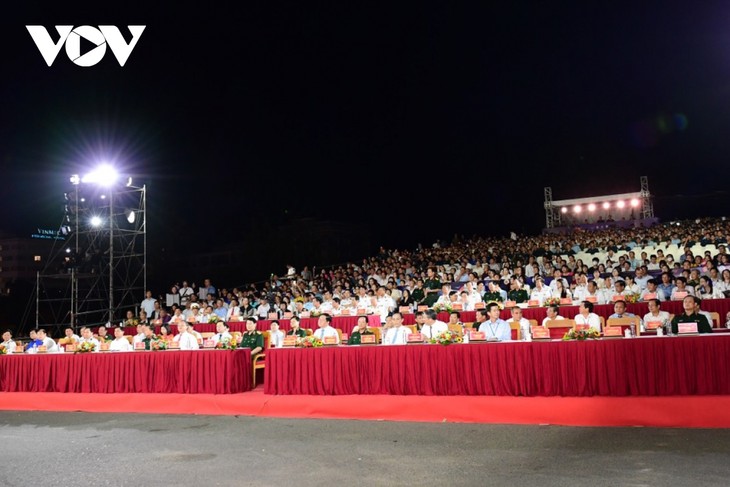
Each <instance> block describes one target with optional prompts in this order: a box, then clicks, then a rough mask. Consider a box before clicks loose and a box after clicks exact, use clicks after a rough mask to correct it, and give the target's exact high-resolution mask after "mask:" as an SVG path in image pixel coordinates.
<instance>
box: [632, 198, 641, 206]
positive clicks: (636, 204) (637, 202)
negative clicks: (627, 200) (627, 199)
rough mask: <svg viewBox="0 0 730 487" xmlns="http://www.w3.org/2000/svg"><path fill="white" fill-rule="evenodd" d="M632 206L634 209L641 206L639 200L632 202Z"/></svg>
mask: <svg viewBox="0 0 730 487" xmlns="http://www.w3.org/2000/svg"><path fill="white" fill-rule="evenodd" d="M631 206H633V207H634V208H636V207H637V206H639V200H637V199H636V198H633V199H632V200H631Z"/></svg>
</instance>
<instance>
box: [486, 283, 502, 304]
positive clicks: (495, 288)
mask: <svg viewBox="0 0 730 487" xmlns="http://www.w3.org/2000/svg"><path fill="white" fill-rule="evenodd" d="M502 301H504V299H503V297H502V293H500V292H499V285H498V284H497V283H496V282H495V281H490V282H489V292H488V293H484V302H485V303H501V302H502Z"/></svg>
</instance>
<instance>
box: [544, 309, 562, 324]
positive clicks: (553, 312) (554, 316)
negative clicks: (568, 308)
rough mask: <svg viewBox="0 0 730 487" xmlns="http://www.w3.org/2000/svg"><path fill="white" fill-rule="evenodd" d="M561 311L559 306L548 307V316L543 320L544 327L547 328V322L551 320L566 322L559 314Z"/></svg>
mask: <svg viewBox="0 0 730 487" xmlns="http://www.w3.org/2000/svg"><path fill="white" fill-rule="evenodd" d="M559 309H560V308H558V307H557V306H554V305H553V306H548V307H547V309H545V312H546V313H547V316H546V317H545V319H544V320H542V326H547V322H548V321H550V320H564V319H565V318H564V317H563V316H560V315H559V314H558V312H559Z"/></svg>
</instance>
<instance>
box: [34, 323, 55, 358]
mask: <svg viewBox="0 0 730 487" xmlns="http://www.w3.org/2000/svg"><path fill="white" fill-rule="evenodd" d="M37 336H38V339H39V340H40V341H41V342H43V345H45V346H46V352H57V351H58V347H57V346H56V342H55V340H54V339H53V338H51V337H49V336H48V335H46V330H44V329H43V328H41V329H40V330H38V332H37Z"/></svg>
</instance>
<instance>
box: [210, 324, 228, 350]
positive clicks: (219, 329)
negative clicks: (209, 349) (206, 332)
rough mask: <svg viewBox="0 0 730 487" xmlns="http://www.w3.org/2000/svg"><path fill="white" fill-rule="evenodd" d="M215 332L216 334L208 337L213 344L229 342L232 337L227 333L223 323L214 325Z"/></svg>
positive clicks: (226, 327)
mask: <svg viewBox="0 0 730 487" xmlns="http://www.w3.org/2000/svg"><path fill="white" fill-rule="evenodd" d="M215 331H216V334H215V335H213V336H212V337H210V339H211V340H213V343H215V344H216V345H218V342H220V341H224V340H230V339H232V338H233V336H232V335H231V334H230V332H229V331H228V325H227V324H226V323H225V322H223V321H219V322H218V323H216V324H215Z"/></svg>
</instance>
